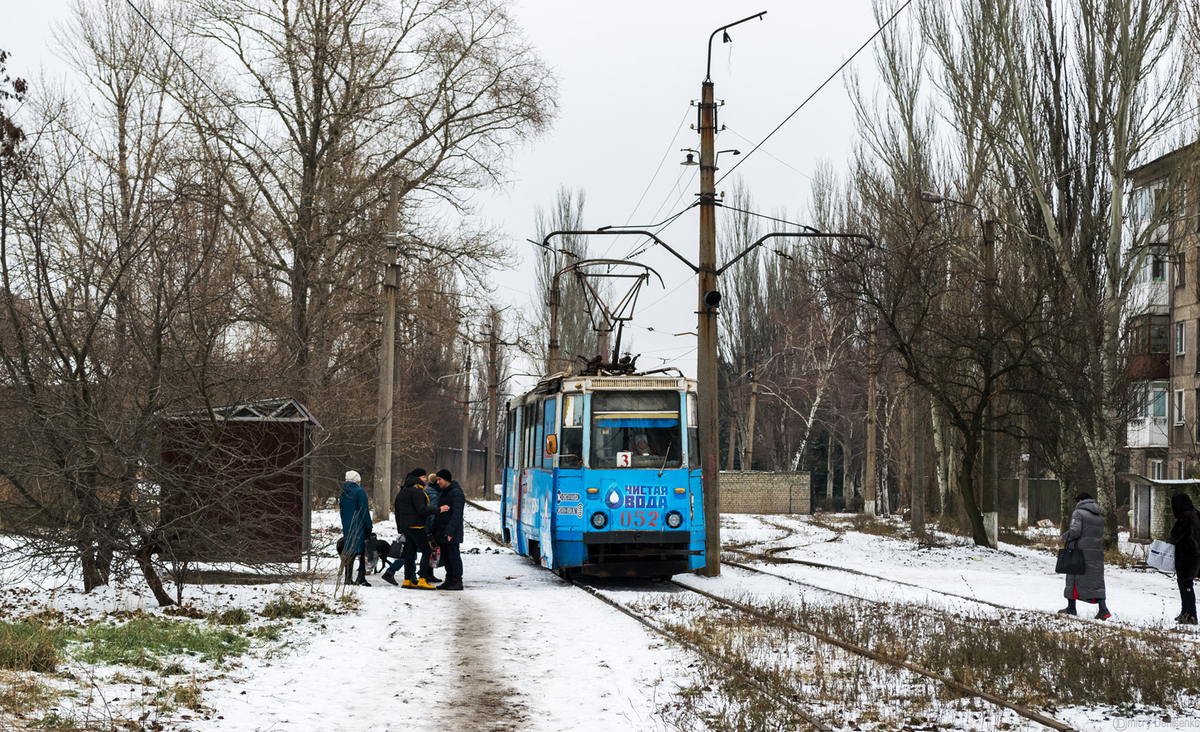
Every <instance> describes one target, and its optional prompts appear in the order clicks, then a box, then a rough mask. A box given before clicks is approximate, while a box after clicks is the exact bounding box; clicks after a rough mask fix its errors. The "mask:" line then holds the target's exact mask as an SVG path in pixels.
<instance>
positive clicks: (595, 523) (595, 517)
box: [591, 511, 682, 529]
mask: <svg viewBox="0 0 1200 732" xmlns="http://www.w3.org/2000/svg"><path fill="white" fill-rule="evenodd" d="M681 520H682V517H681ZM591 522H592V528H593V529H603V528H604V527H605V526H608V514H606V513H604V512H603V511H597V512H595V513H593V514H592V518H591Z"/></svg>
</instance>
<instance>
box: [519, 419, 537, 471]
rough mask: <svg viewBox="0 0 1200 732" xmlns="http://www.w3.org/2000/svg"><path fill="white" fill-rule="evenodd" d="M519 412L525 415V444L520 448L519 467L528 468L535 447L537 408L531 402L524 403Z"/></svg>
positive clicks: (530, 464) (531, 463)
mask: <svg viewBox="0 0 1200 732" xmlns="http://www.w3.org/2000/svg"><path fill="white" fill-rule="evenodd" d="M521 412H522V413H523V414H524V415H525V419H524V422H525V430H524V432H525V444H524V445H523V446H522V447H523V449H522V450H521V458H522V460H521V467H522V468H528V467H532V466H533V464H534V463H533V451H534V450H536V449H537V427H536V425H537V420H536V415H537V410H536V409H534V408H533V405H532V404H526V405H525V406H524V407H523V408H522V410H521Z"/></svg>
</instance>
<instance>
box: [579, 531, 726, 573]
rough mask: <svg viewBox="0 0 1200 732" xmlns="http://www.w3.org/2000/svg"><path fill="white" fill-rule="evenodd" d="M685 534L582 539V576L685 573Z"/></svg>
mask: <svg viewBox="0 0 1200 732" xmlns="http://www.w3.org/2000/svg"><path fill="white" fill-rule="evenodd" d="M690 542H691V535H690V533H689V532H687V531H606V532H594V533H592V532H589V533H585V534H584V535H583V543H584V545H585V546H586V547H587V559H586V560H585V561H584V564H583V566H582V567H580V568H579V571H580V573H581V574H585V575H589V576H593V577H659V576H670V575H673V574H682V573H684V572H687V571H688V557H690V556H694V555H699V554H702V553H703V551H702V550H700V549H692V548H690V546H689V544H690Z"/></svg>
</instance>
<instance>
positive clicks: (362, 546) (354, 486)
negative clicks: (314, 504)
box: [338, 470, 372, 587]
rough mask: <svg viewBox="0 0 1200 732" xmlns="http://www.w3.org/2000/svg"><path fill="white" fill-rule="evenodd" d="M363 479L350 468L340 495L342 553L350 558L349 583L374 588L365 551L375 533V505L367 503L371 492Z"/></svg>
mask: <svg viewBox="0 0 1200 732" xmlns="http://www.w3.org/2000/svg"><path fill="white" fill-rule="evenodd" d="M361 481H362V478H361V477H360V476H359V474H358V472H357V471H354V470H350V471H347V473H346V482H345V483H343V484H342V494H341V495H340V496H339V497H338V509H339V511H340V512H341V514H342V538H343V539H345V544H344V546H343V547H342V555H343V556H344V557H345V558H346V559H345V563H346V584H356V585H362V586H364V587H370V586H371V583H369V582H367V558H366V556H365V554H364V552H366V549H367V537H368V536H370V535H371V528H372V527H371V508H370V506H369V505H368V504H367V492H366V491H364V490H363V489H362V486H361V485H359V482H361ZM355 558H357V559H358V579H357V580H355V581H354V582H353V583H351V581H350V574H351V568H352V567H353V566H354V560H355Z"/></svg>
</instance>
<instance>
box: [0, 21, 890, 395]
mask: <svg viewBox="0 0 1200 732" xmlns="http://www.w3.org/2000/svg"><path fill="white" fill-rule="evenodd" d="M66 10H67V1H66V0H42V1H41V2H38V3H22V4H20V5H18V6H17V7H15V8H10V9H9V10H8V17H7V20H8V21H9V22H8V23H7V24H6V26H7V28H8V31H9V32H8V33H6V34H5V36H6V37H0V48H6V49H8V50H9V51H10V52H12V54H13V56H12V58H11V59H10V63H9V71H10V73H11V72H15V73H17V74H20V75H23V76H26V77H27V78H30V77H35V76H37V74H38V73H39V69H44V70H45V71H46V72H48V73H50V74H61V73H63V65H62V63H61V62H60V61H58V60H57V59H56V58H54V56H53V54H52V52H51V50H50V39H51V33H50V28H51V24H52V23H53V22H54V21H56V20H61V19H62V18H63V17H64V15H65V13H66ZM762 10H765V11H767V15H766V16H765V17H764V18H763V20H761V21H758V20H755V21H750V22H748V23H745V24H743V25H741V26H738V27H737V28H734V29H733V30H731V31H730V35H731V36H732V38H733V42H732V43H729V44H722V43H721V42H720V37H719V36H718V38H717V39H716V40H715V41H714V44H713V55H712V78H713V81H714V84H715V90H716V97H717V99H718V100H721V99H723V100H725V102H726V105H725V106H724V107H722V108H721V110H720V120H719V121H720V123H721V124H723V125H725V126H726V129H725V131H724V132H723V133H722V134H721V135H720V136H719V137H718V138H717V149H718V150H723V149H728V148H736V149H739V150H741V151H742V153H743V154H744V153H748V152H749V151H750V149H751V148H753V147H754V144H755V143H756V142H758V141H760V140H761V139H762V138H763V137H765V136H766V135H767V134H768V133H769V132H770V131H771V130H772V129H773V128H774V127H775V126H776V125H778V124H779V123H780V122H781V121H783V119H784V118H785V117H787V116H788V114H790V113H791V112H792V111H793V110H794V109H795V108H796V107H797V106H798V105H799V104H800V102H801V101H803V100H804V99H805V98H806V97H807V96H808V95H809V94H811V93H812V92H813V91H814V90H815V89H816V88H817V87H818V86H819V85H820V84H821V82H822V81H824V80H825V79H826V77H828V76H829V74H831V73H832V72H833V71H834V70H835V69H837V67H838V66H839V65H841V63H842V62H843V61H844V60H845V59H846V58H848V57H849V56H850V54H852V53H853V52H854V51H855V50H856V49H857V48H858V47H859V46H860V45H862V43H863V42H864V41H866V40H867V39H868V38H869V37H870V36H871V34H872V33H874V32H875V30H876V23H875V20H874V17H873V14H872V12H871V5H870V2H869V1H868V0H842V1H841V2H810V1H808V0H804V1H797V0H760V1H757V2H714V1H712V0H687V1H686V2H674V1H672V2H665V1H662V0H654V1H648V0H641V1H640V2H637V1H633V0H605V1H604V2H574V1H573V0H522V1H521V2H519V3H518V4H516V6H515V10H514V12H515V15H516V17H517V18H518V19H519V22H520V23H521V24H522V25H523V26H524V28H525V31H526V34H527V37H528V39H529V41H530V42H531V43H532V44H533V45H534V46H535V47H536V48H537V50H538V52H539V53H540V54H541V56H542V58H543V59H545V60H546V62H547V63H549V65H550V66H551V67H552V68H553V69H554V71H555V73H556V75H557V77H558V80H559V84H560V91H561V95H560V99H559V103H560V109H559V116H558V119H557V120H556V122H555V123H554V126H553V128H552V129H551V130H550V131H549V133H548V134H547V135H545V136H544V137H543V138H541V139H539V140H536V141H534V142H533V143H532V144H531V145H530V146H528V147H527V148H525V149H519V150H517V151H515V155H514V157H513V159H512V164H511V168H510V173H509V178H510V182H509V183H508V185H506V186H505V187H504V188H503V189H502V190H498V191H489V192H486V193H483V194H481V195H480V197H479V203H480V209H481V212H482V214H483V215H484V216H485V217H486V219H487V220H488V221H490V222H491V223H492V224H494V225H496V226H499V227H500V228H501V229H502V230H503V231H504V232H505V233H506V234H507V235H508V236H509V237H510V238H511V239H512V241H513V243H514V246H515V247H516V250H517V252H518V253H519V254H520V255H521V259H522V266H521V268H520V269H519V270H517V271H513V272H504V273H500V274H499V276H498V277H497V279H496V283H497V288H498V289H497V292H496V298H497V299H498V300H499V301H501V302H503V303H511V304H514V305H519V306H522V307H527V306H529V304H530V303H531V302H532V300H533V298H535V297H537V295H536V293H534V287H535V286H534V282H533V278H534V276H533V267H532V264H533V245H531V244H529V243H527V242H526V241H525V240H526V239H527V238H532V237H534V234H535V231H534V208H535V206H538V205H541V206H543V207H549V206H550V205H551V204H552V203H553V200H554V197H555V194H556V191H557V190H558V188H559V186H560V185H566V186H570V187H572V188H577V189H582V190H584V191H585V192H586V195H587V205H586V209H585V222H586V224H587V226H588V227H589V228H596V227H600V226H605V225H610V224H625V223H626V222H628V223H633V224H649V223H653V222H655V221H659V220H661V219H663V218H665V217H666V216H667V215H669V214H671V213H675V212H676V211H678V210H679V209H680V208H681V207H682V206H686V205H687V204H688V203H690V202H691V201H692V200H694V194H695V193H696V192H697V191H698V187H699V181H698V177H697V176H696V175H695V174H696V171H697V170H698V168H697V167H681V166H680V165H679V163H680V162H681V161H682V160H683V157H684V153H682V152H680V148H699V138H698V136H697V134H696V133H695V132H694V131H693V130H691V129H689V125H691V124H692V123H693V122H695V108H694V107H691V106H689V103H690V102H691V101H692V100H694V99H698V98H699V95H700V83H701V81H703V79H704V70H705V53H706V44H707V41H708V37H709V34H710V33H712V31H713V30H714V29H716V28H717V27H719V26H722V25H725V24H727V23H731V22H733V21H735V20H739V19H741V18H743V17H746V16H749V15H752V14H754V13H756V12H759V11H762ZM910 11H911V8H910ZM906 12H909V11H906ZM14 16H15V17H14ZM14 30H19V32H14ZM870 51H871V48H868V49H867V50H866V51H864V52H863V53H862V54H860V56H859V57H858V58H857V59H856V60H855V62H854V63H853V64H852V66H851V68H853V69H856V70H858V71H859V72H860V73H861V76H862V79H863V83H864V86H865V87H866V89H867V90H868V91H872V90H873V89H874V84H875V82H874V79H875V74H874V67H873V63H874V62H873V58H872V56H871V54H870ZM844 81H845V79H844V76H839V77H838V78H837V79H835V80H834V81H833V82H832V83H830V84H829V85H828V86H827V87H826V88H825V89H824V90H823V91H822V92H821V93H820V94H819V95H817V97H816V98H814V99H813V100H812V101H811V102H809V104H808V105H807V106H806V107H805V108H804V109H803V110H802V111H801V112H800V113H799V114H797V115H796V116H795V117H794V118H792V120H791V121H790V122H788V124H787V125H785V126H784V127H783V129H781V130H780V131H779V132H778V133H776V134H775V136H773V137H772V138H771V140H770V141H769V142H768V143H767V144H766V145H765V146H764V147H763V148H762V149H761V150H759V152H757V153H755V154H754V155H753V156H751V157H749V158H748V159H747V160H746V161H745V162H744V164H742V165H741V166H739V167H738V169H737V171H736V172H735V173H734V174H733V176H734V177H740V178H741V179H742V180H743V182H744V183H745V184H746V185H747V186H748V187H749V188H750V190H751V192H752V194H753V196H754V197H755V199H756V204H757V208H758V209H759V210H761V211H765V212H771V211H773V210H774V211H777V210H781V209H787V210H788V212H789V213H790V214H791V216H792V219H793V220H799V221H801V222H804V221H806V220H807V217H806V211H807V201H808V191H809V187H810V183H811V181H810V180H809V178H808V176H809V175H811V174H812V172H813V169H814V167H815V165H816V164H817V162H818V161H821V160H825V161H828V163H829V164H830V165H831V166H832V168H833V170H834V171H835V172H836V173H838V174H839V175H840V174H843V173H844V171H845V169H846V161H847V159H848V157H849V155H850V151H851V148H852V144H853V137H854V123H853V113H852V110H851V107H850V103H849V99H848V96H847V93H846V87H845V83H844ZM738 160H739V158H737V157H734V156H732V155H722V156H721V159H720V161H719V164H720V167H721V168H722V170H721V171H720V172H718V174H717V175H718V177H720V176H721V175H722V174H724V173H725V172H726V171H728V170H729V168H730V167H732V165H733V164H734V163H735V162H737V161H738ZM731 182H732V178H731V179H729V180H726V181H725V182H724V183H722V184H721V185H719V186H718V190H722V189H727V188H728V187H729V185H730V183H731ZM718 213H719V212H718ZM696 222H697V214H696V210H695V209H693V210H692V211H689V212H688V213H687V214H685V215H684V216H682V217H680V218H679V219H678V221H677V222H676V223H675V224H673V225H672V226H670V227H669V228H667V229H666V230H665V231H664V232H663V233H662V234H661V235H660V236H661V237H662V238H663V239H664V240H665V241H667V242H668V243H670V244H671V245H672V246H673V247H675V248H676V249H678V250H679V251H681V252H682V253H684V254H685V255H687V256H688V257H689V258H691V259H693V261H694V259H695V257H696V251H697V243H696V242H697V226H696ZM718 224H719V220H718ZM629 239H630V238H628V237H626V238H623V239H621V240H616V239H608V240H604V239H600V240H597V241H596V242H595V244H596V246H597V248H598V251H599V252H601V253H603V252H606V251H607V256H610V257H622V256H624V255H625V254H626V253H628V252H629V251H630V249H631V248H632V245H633V242H632V241H630V240H629ZM610 245H611V246H610ZM638 259H639V261H642V262H644V263H645V264H648V265H650V266H652V267H654V268H655V269H657V270H658V272H660V273H661V274H662V276H663V279H664V280H665V283H666V287H665V288H658V286H657V283H655V285H654V286H653V287H649V288H647V289H646V290H645V291H644V292H643V295H642V298H641V303H642V305H641V307H640V308H639V312H638V314H637V317H636V321H635V322H636V324H637V327H635V328H633V329H632V331H633V332H632V335H633V346H634V347H633V352H634V353H641V354H643V356H642V359H641V361H640V362H639V364H640V365H641V366H642V367H643V368H654V367H657V366H661V365H662V364H663V362H664V360H669V364H670V365H675V366H679V367H681V368H682V369H683V371H684V372H685V373H686V374H687V375H688V376H694V375H695V350H694V349H695V345H696V341H695V337H694V336H691V335H685V336H679V337H676V336H673V335H672V334H674V333H679V332H690V331H694V330H695V329H696V316H695V309H696V299H697V295H696V286H695V280H694V279H693V278H692V277H691V274H690V271H689V270H687V269H686V268H685V267H684V266H683V265H682V264H681V263H679V262H678V261H676V260H674V259H672V258H671V257H670V256H669V255H666V254H665V253H664V252H658V251H655V250H650V251H647V252H646V253H645V254H644V255H642V256H640V257H639V258H638ZM648 329H653V330H652V331H651V330H648ZM518 370H523V369H520V368H519V369H518Z"/></svg>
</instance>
